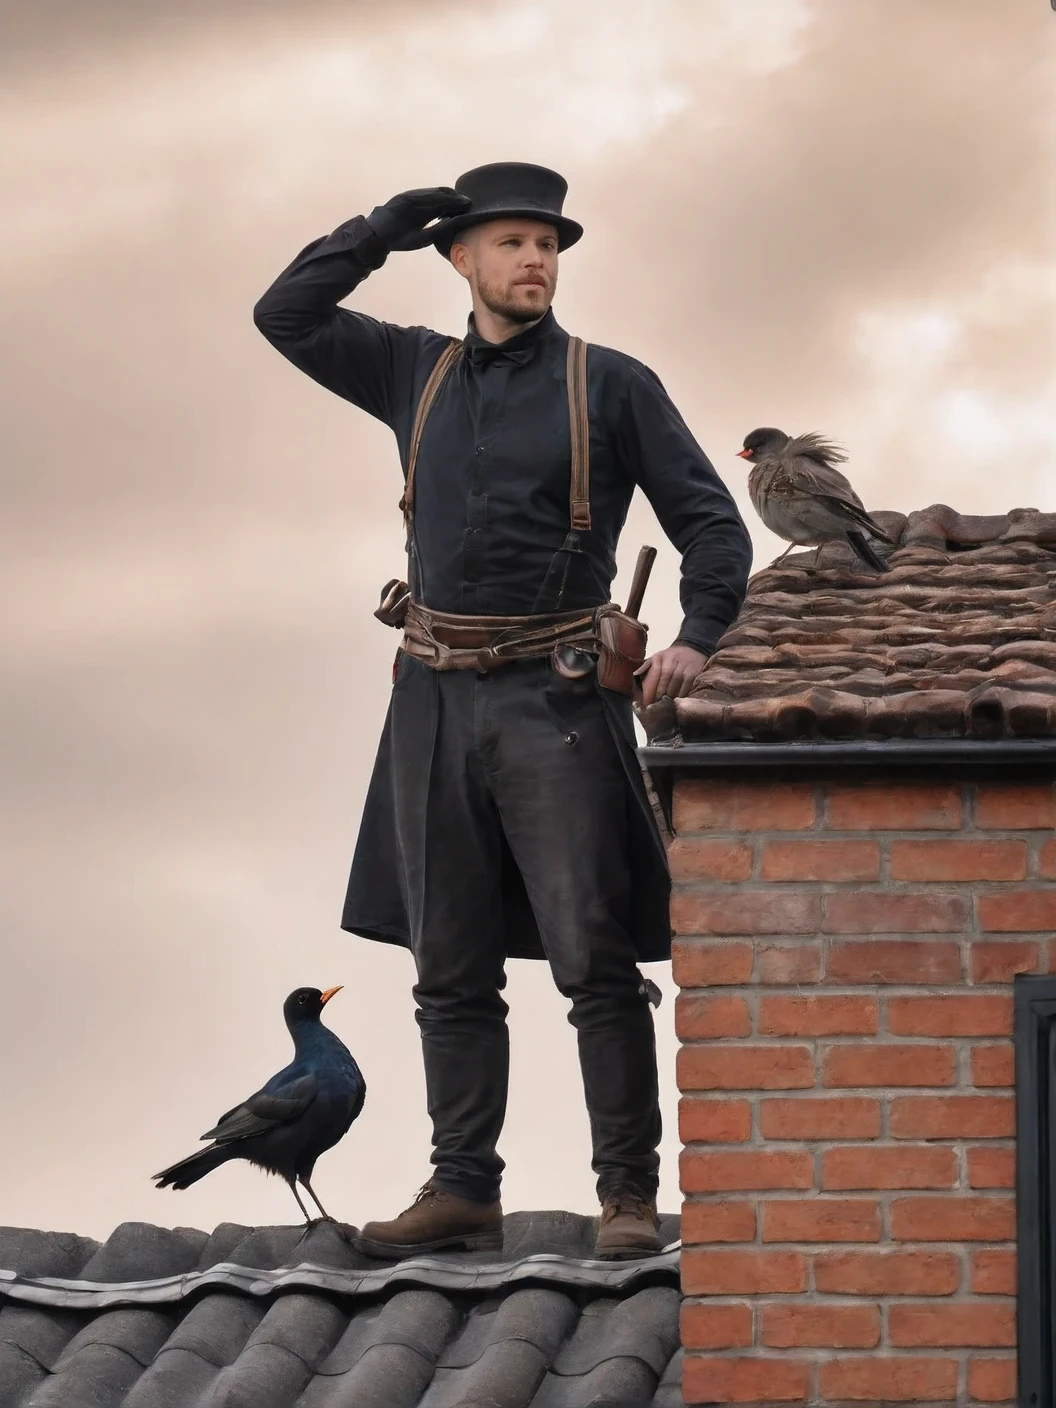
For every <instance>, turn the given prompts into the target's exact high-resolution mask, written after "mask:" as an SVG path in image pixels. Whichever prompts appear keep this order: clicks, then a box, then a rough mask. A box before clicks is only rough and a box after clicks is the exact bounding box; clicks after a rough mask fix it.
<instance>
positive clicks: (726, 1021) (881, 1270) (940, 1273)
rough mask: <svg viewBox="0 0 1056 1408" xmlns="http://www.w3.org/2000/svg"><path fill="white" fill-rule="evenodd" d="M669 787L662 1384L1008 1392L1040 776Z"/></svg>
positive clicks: (891, 1396)
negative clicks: (679, 1150)
mask: <svg viewBox="0 0 1056 1408" xmlns="http://www.w3.org/2000/svg"><path fill="white" fill-rule="evenodd" d="M918 778H919V780H916V781H914V780H912V779H911V778H906V777H901V776H899V777H892V778H890V779H889V780H886V781H885V780H884V779H882V778H879V777H877V778H869V779H865V780H863V781H861V782H853V781H843V782H826V781H818V782H800V781H789V782H785V783H767V782H764V781H751V780H749V781H743V782H742V781H738V782H729V781H716V780H712V779H709V778H707V777H704V776H697V777H687V778H685V779H683V780H681V781H679V782H678V783H677V784H676V790H675V804H674V807H675V831H676V837H675V840H674V842H673V844H672V849H671V863H672V871H673V875H674V880H675V893H674V897H673V902H672V906H673V908H672V913H673V923H674V927H675V931H676V934H677V935H678V938H677V939H676V945H675V959H674V973H675V979H676V982H677V983H678V984H679V986H680V988H681V989H682V991H681V993H680V994H679V997H678V1000H677V1009H676V1023H677V1030H678V1034H679V1037H680V1040H681V1047H680V1050H679V1054H678V1082H679V1089H680V1091H681V1092H682V1098H681V1102H680V1108H679V1119H680V1130H681V1137H682V1141H683V1144H684V1152H683V1155H682V1170H681V1172H682V1188H683V1191H684V1194H685V1204H684V1207H683V1224H682V1238H683V1244H684V1251H683V1257H682V1275H683V1286H684V1290H685V1294H686V1301H685V1305H684V1311H683V1343H684V1345H685V1347H686V1351H687V1355H686V1369H685V1378H684V1394H685V1398H686V1401H687V1402H689V1403H705V1402H711V1403H722V1404H733V1403H751V1404H756V1403H773V1402H793V1403H817V1404H841V1405H846V1404H852V1403H855V1402H861V1401H866V1402H881V1403H884V1404H889V1403H891V1404H893V1403H903V1402H908V1403H942V1404H958V1405H960V1404H968V1403H971V1404H976V1403H985V1404H997V1403H1010V1402H1014V1400H1015V1349H1014V1344H1015V1300H1014V1291H1015V1265H1014V1263H1015V1208H1014V1195H1013V1192H1012V1191H1011V1190H1012V1189H1013V1187H1014V1144H1013V1138H1012V1136H1013V1134H1014V1098H1013V1092H1012V1089H1011V1087H1012V1085H1013V1080H1014V1074H1013V1055H1012V1044H1011V1040H1010V1037H1011V1031H1012V995H1011V983H1012V979H1013V977H1014V975H1015V974H1016V973H1026V972H1030V973H1043V972H1052V971H1054V970H1056V939H1054V937H1053V935H1054V932H1056V840H1053V839H1052V835H1051V833H1052V828H1053V827H1054V825H1056V795H1054V789H1053V787H1052V786H1051V785H1047V784H1037V783H1034V784H1025V783H1024V784H1009V783H1005V784H1003V785H999V784H996V783H992V782H978V783H972V782H970V781H967V780H966V781H953V782H943V781H938V782H937V781H933V780H931V779H929V777H928V775H927V774H926V773H922V774H918Z"/></svg>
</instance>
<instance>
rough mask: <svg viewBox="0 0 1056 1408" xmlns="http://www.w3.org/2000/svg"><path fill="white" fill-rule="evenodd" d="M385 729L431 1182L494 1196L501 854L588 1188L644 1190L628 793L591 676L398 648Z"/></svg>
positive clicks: (648, 1171) (649, 1071)
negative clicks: (550, 1026)
mask: <svg viewBox="0 0 1056 1408" xmlns="http://www.w3.org/2000/svg"><path fill="white" fill-rule="evenodd" d="M434 692H435V693H434ZM426 721H428V723H427V722H426ZM392 730H393V737H392V742H393V768H394V777H393V781H394V790H395V799H396V829H397V836H398V842H399V847H400V855H401V863H402V867H403V873H404V875H405V877H406V883H407V905H408V912H409V916H410V925H411V948H412V952H413V954H414V960H415V965H416V967H417V973H418V981H417V984H416V986H415V989H414V996H415V1000H416V1002H417V1005H418V1011H417V1020H418V1025H419V1027H420V1029H421V1036H422V1050H423V1055H424V1058H425V1077H426V1091H427V1098H428V1105H429V1114H430V1116H431V1118H432V1121H433V1146H434V1148H433V1164H434V1166H435V1170H436V1171H435V1175H434V1177H435V1179H436V1181H437V1183H438V1184H439V1185H440V1186H441V1187H443V1188H445V1189H446V1190H448V1191H449V1192H451V1193H455V1194H457V1195H459V1196H461V1197H465V1198H472V1199H475V1200H478V1201H482V1202H490V1201H493V1200H494V1199H496V1198H497V1197H498V1196H499V1185H500V1178H501V1174H502V1170H503V1167H504V1164H503V1161H502V1159H501V1158H500V1157H499V1155H498V1153H497V1152H496V1145H497V1143H498V1139H499V1135H500V1133H501V1131H502V1125H503V1120H504V1118H505V1114H506V1096H507V1085H508V1077H509V1037H508V1032H507V1028H506V1014H507V1011H508V1010H509V1009H508V1008H507V1005H506V1003H505V1002H504V1001H503V999H502V997H501V992H502V989H503V988H504V987H505V983H506V975H505V950H504V937H503V919H502V914H503V906H502V893H503V891H502V886H503V883H504V882H503V876H504V871H505V872H506V874H507V883H508V874H509V867H510V864H511V861H512V863H513V864H515V865H516V867H517V870H519V872H520V875H521V877H522V879H523V882H524V888H525V890H526V892H527V897H528V901H529V902H530V904H531V906H532V910H533V913H534V915H535V918H536V922H537V924H538V926H539V930H540V934H541V938H542V941H543V947H544V949H545V952H546V957H547V959H548V960H549V963H550V968H551V971H552V973H553V976H554V981H555V983H556V984H557V987H558V990H559V991H560V992H561V993H562V994H563V995H564V996H565V997H567V998H568V999H569V1000H570V1001H571V1004H572V1006H571V1011H570V1013H569V1021H570V1022H571V1023H572V1025H573V1026H574V1027H575V1028H576V1031H577V1033H578V1038H579V1058H580V1067H581V1070H582V1075H583V1087H584V1093H585V1096H586V1104H587V1111H588V1114H589V1117H590V1128H591V1137H592V1142H593V1167H594V1171H595V1172H596V1174H597V1176H598V1192H599V1195H600V1196H602V1197H604V1195H605V1194H606V1192H608V1191H610V1190H611V1189H613V1188H615V1187H617V1186H626V1185H630V1186H632V1187H634V1188H636V1189H638V1190H640V1191H641V1192H642V1193H644V1194H645V1195H646V1196H649V1197H652V1196H654V1195H655V1193H656V1186H657V1170H658V1167H659V1157H658V1155H657V1145H658V1144H659V1142H660V1110H659V1102H658V1096H657V1074H656V1049H655V1044H654V1038H653V1021H652V1012H651V1009H650V1007H649V1004H648V1002H647V1000H646V998H645V997H644V996H643V995H642V994H641V993H640V991H639V988H640V977H639V973H638V969H637V962H636V958H635V951H634V946H633V943H632V940H631V935H630V932H629V913H630V906H629V899H630V880H629V866H628V856H627V844H628V843H627V836H628V811H629V808H630V807H631V806H633V805H634V802H633V800H632V798H631V796H630V791H629V785H628V782H627V778H626V774H625V773H624V770H623V766H622V764H621V761H620V758H619V755H618V753H617V751H616V744H615V740H614V739H613V736H612V734H611V732H610V728H609V723H608V719H607V718H606V715H605V711H604V706H603V703H602V699H601V696H600V694H599V693H598V691H597V688H596V686H595V684H594V680H593V677H592V676H588V677H587V678H586V679H583V680H577V681H570V680H565V679H563V678H562V677H561V676H560V675H558V674H556V673H555V672H554V671H552V669H551V667H550V663H549V661H548V660H545V661H538V660H533V661H524V662H519V663H516V664H510V665H505V666H502V667H501V668H499V669H497V670H494V671H492V672H491V673H490V674H487V675H478V674H476V673H475V672H474V671H472V670H452V671H446V672H442V673H437V672H434V671H431V670H429V668H428V667H427V666H425V665H422V664H420V663H419V662H418V661H415V660H411V659H409V658H408V657H406V656H404V657H402V658H401V664H400V669H399V672H398V676H397V680H396V684H395V687H394V690H393V698H392Z"/></svg>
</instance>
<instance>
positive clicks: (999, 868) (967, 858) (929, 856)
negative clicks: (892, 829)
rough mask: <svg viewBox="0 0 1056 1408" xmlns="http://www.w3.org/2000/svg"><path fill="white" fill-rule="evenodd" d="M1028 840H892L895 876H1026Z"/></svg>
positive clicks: (930, 878) (959, 878)
mask: <svg viewBox="0 0 1056 1408" xmlns="http://www.w3.org/2000/svg"><path fill="white" fill-rule="evenodd" d="M1026 874H1027V845H1026V842H1025V841H925V840H917V841H892V843H891V879H892V880H1023V879H1025V878H1026Z"/></svg>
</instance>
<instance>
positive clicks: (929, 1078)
mask: <svg viewBox="0 0 1056 1408" xmlns="http://www.w3.org/2000/svg"><path fill="white" fill-rule="evenodd" d="M821 1069H822V1083H823V1084H824V1085H827V1086H845V1087H846V1086H869V1087H874V1086H899V1085H901V1086H909V1085H953V1084H955V1082H956V1080H957V1050H956V1048H955V1047H953V1046H940V1045H938V1044H937V1043H935V1044H931V1043H929V1044H927V1045H924V1044H920V1045H916V1046H897V1045H894V1044H893V1043H892V1044H888V1043H885V1042H877V1043H875V1044H873V1043H869V1044H862V1045H854V1046H851V1045H847V1046H831V1047H830V1048H829V1049H828V1050H827V1051H826V1052H825V1054H824V1056H823V1058H822V1065H821Z"/></svg>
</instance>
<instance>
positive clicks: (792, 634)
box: [649, 504, 1056, 744]
mask: <svg viewBox="0 0 1056 1408" xmlns="http://www.w3.org/2000/svg"><path fill="white" fill-rule="evenodd" d="M872 516H873V518H874V519H876V521H877V522H878V523H879V524H880V526H881V527H883V528H884V529H885V530H886V531H887V532H888V533H889V534H890V536H891V537H892V538H893V539H895V540H896V543H897V546H896V547H895V548H894V550H893V551H891V552H890V553H887V551H886V550H885V556H887V560H888V563H889V565H890V567H891V571H890V572H888V573H885V574H884V575H883V576H881V575H879V574H878V573H874V572H870V571H869V570H868V569H866V568H863V567H862V566H861V565H860V564H858V563H857V562H856V559H855V558H854V557H853V555H852V553H851V550H850V548H849V547H845V546H844V545H843V544H832V545H829V546H826V547H824V548H822V550H821V552H820V554H819V555H818V561H817V569H816V570H814V552H813V550H812V549H810V550H807V551H803V552H796V553H794V554H790V555H789V557H788V558H786V560H785V561H784V562H783V563H782V564H781V566H780V567H768V568H765V569H764V570H763V571H761V572H759V573H757V574H756V575H755V576H754V577H753V578H752V580H751V582H750V584H749V588H748V596H747V599H746V601H745V604H744V607H743V609H742V611H741V614H740V616H739V617H738V619H737V621H736V622H735V623H734V625H733V626H732V627H731V628H730V630H728V631H727V632H726V634H725V635H724V636H723V638H722V640H721V641H720V642H719V645H718V648H717V650H716V652H715V654H714V655H713V656H712V658H711V661H710V662H709V664H708V668H707V670H706V671H705V673H704V675H703V676H702V677H701V680H700V682H699V684H698V685H697V687H696V689H695V690H694V692H693V694H692V695H691V696H690V697H688V698H685V699H680V700H678V701H677V704H676V705H675V706H674V718H672V719H670V720H669V721H668V724H669V727H668V728H667V729H666V732H667V735H668V738H670V737H671V736H672V734H674V735H675V741H677V735H680V736H681V740H682V741H685V742H687V743H699V744H704V743H707V742H719V741H725V742H729V741H733V740H741V741H745V742H754V743H781V742H796V741H805V740H815V739H823V740H835V739H856V740H870V739H871V740H888V739H900V738H901V739H906V738H910V739H1013V738H1045V737H1052V736H1054V735H1056V513H1039V512H1038V510H1037V509H1030V508H1027V509H1013V510H1012V511H1011V512H1010V513H1007V514H1001V515H994V516H989V517H978V516H971V515H966V514H960V513H957V512H956V511H955V510H954V509H952V508H949V507H948V506H947V505H945V504H934V505H932V507H930V508H926V509H923V510H921V511H920V512H918V513H912V514H910V515H909V517H908V518H907V517H906V516H905V515H904V514H899V513H884V512H878V513H873V515H872ZM657 725H658V726H654V727H651V728H650V729H649V732H650V735H651V738H652V740H653V741H655V742H663V741H667V739H665V738H664V733H665V728H664V726H663V721H662V720H657Z"/></svg>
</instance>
